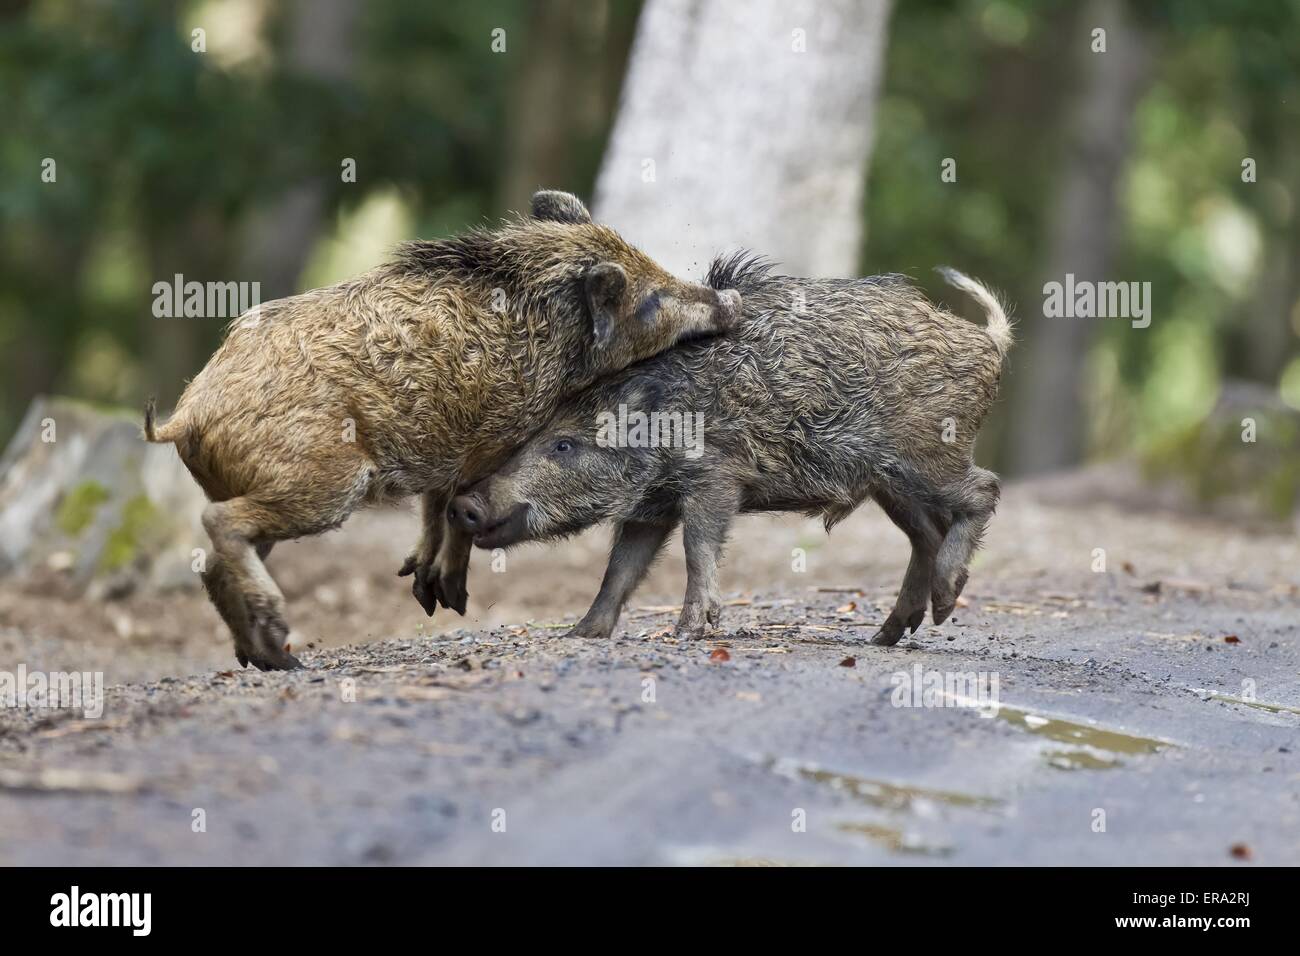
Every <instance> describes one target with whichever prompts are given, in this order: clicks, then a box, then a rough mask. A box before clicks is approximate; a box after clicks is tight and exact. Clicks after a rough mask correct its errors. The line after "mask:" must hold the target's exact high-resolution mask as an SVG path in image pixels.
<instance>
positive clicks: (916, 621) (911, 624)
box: [907, 608, 925, 634]
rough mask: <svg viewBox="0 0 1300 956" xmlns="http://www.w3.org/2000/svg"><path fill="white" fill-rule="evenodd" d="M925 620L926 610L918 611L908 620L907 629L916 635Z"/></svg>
mask: <svg viewBox="0 0 1300 956" xmlns="http://www.w3.org/2000/svg"><path fill="white" fill-rule="evenodd" d="M924 620H925V608H921V610H919V611H917V612H916V613H915V614H913V615H912V616H911V617H909V618H908V619H907V629H908V630H909V631H910V632H911V633H913V634H915V633H916V629H917V628H918V627H920V626H921V622H922V621H924Z"/></svg>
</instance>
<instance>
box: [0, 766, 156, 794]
mask: <svg viewBox="0 0 1300 956" xmlns="http://www.w3.org/2000/svg"><path fill="white" fill-rule="evenodd" d="M143 786H144V780H143V778H141V777H137V776H135V775H133V774H125V773H114V772H112V771H108V770H70V769H65V768H61V767H45V768H44V769H41V770H35V771H26V770H0V790H28V791H38V792H42V793H58V792H60V791H63V792H68V791H71V792H75V793H134V792H136V791H137V790H139V789H141V788H142V787H143Z"/></svg>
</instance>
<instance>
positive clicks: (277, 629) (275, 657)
mask: <svg viewBox="0 0 1300 956" xmlns="http://www.w3.org/2000/svg"><path fill="white" fill-rule="evenodd" d="M251 623H252V632H253V633H252V637H253V645H254V646H253V647H252V648H250V649H249V650H247V651H242V652H238V651H237V652H236V654H237V656H239V657H241V661H240V663H241V664H242V663H243V660H242V658H243V657H247V658H248V664H252V665H253V666H254V667H256V668H257V669H258V670H259V671H289V670H293V669H294V668H295V667H301V666H302V663H301V662H300V661H299V660H298V658H296V657H294V656H293V655H292V654H290V653H289V650H288V644H287V643H286V641H288V639H289V625H287V624H285V623H284V618H283V617H281V616H280V614H279V613H278V612H277V611H275V610H272V609H260V610H256V611H254V612H253V613H252V615H251ZM248 664H244V666H245V667H247V666H248Z"/></svg>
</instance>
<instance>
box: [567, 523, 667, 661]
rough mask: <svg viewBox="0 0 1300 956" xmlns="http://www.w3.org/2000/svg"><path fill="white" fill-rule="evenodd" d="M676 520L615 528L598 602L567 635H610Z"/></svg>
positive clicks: (597, 597) (631, 524) (627, 524)
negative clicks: (612, 545) (612, 544)
mask: <svg viewBox="0 0 1300 956" xmlns="http://www.w3.org/2000/svg"><path fill="white" fill-rule="evenodd" d="M674 524H675V522H671V521H668V522H663V523H661V524H660V523H656V524H651V523H647V522H642V521H625V522H623V523H622V524H620V525H619V526H618V528H617V529H616V530H615V531H614V547H613V549H612V550H611V551H610V554H609V566H608V567H607V568H605V579H604V580H603V581H601V582H600V593H599V594H597V595H596V600H595V602H594V603H593V604H592V605H591V609H590V610H589V611H587V613H586V614H585V615H583V618H582V620H581V621H579V622H578V623H577V624H576V625H575V626H574V627H573V629H572V630H570V631H569V633H568V634H566V635H565V637H596V638H603V637H609V635H610V634H612V633H614V625H616V624H617V623H618V618H619V615H620V614H622V613H623V605H624V604H626V603H627V599H628V598H629V597H631V596H632V592H633V591H635V590H636V586H637V585H638V584H640V583H641V579H642V578H644V577H645V573H646V571H648V570H649V569H650V565H651V564H653V563H654V559H655V555H657V554H658V553H659V549H660V548H662V547H663V546H664V542H665V541H667V540H668V535H669V534H670V533H671V532H672V530H673V525H674Z"/></svg>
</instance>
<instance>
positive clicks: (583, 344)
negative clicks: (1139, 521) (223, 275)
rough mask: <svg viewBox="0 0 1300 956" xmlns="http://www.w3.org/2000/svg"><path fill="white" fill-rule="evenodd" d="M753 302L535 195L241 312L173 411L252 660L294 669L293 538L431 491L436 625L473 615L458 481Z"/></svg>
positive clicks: (224, 593) (226, 607) (418, 571)
mask: <svg viewBox="0 0 1300 956" xmlns="http://www.w3.org/2000/svg"><path fill="white" fill-rule="evenodd" d="M739 312H740V300H739V296H737V294H736V293H735V292H734V291H729V290H722V289H718V288H716V287H710V286H703V285H698V284H696V283H691V282H683V281H681V280H679V279H676V278H674V277H673V276H671V275H669V274H668V273H667V272H665V271H664V270H663V269H662V268H660V267H659V266H658V265H656V264H655V262H654V261H652V260H651V259H650V258H648V257H647V256H645V255H644V254H642V253H641V252H639V251H638V250H637V249H635V248H633V247H632V246H631V245H629V244H628V243H626V242H625V241H623V239H622V238H621V237H620V236H619V235H618V234H617V233H616V232H614V231H613V230H612V229H609V228H607V227H605V226H601V225H598V224H596V223H594V222H592V219H591V215H590V214H589V213H588V212H587V209H586V207H585V206H584V205H583V204H582V202H581V201H580V200H578V199H577V197H575V196H571V195H569V194H568V193H561V192H555V191H544V192H539V193H537V195H535V196H534V197H533V205H532V215H531V216H529V217H525V218H519V219H515V220H511V221H507V222H505V223H504V224H502V225H501V226H499V227H498V228H495V229H476V230H473V231H470V232H468V233H465V234H463V235H460V236H456V237H453V238H450V239H441V240H437V241H432V242H411V243H407V244H406V245H404V246H403V247H401V248H400V250H399V251H398V253H397V255H396V257H395V258H394V259H393V260H392V261H391V262H389V263H387V264H385V265H383V266H380V267H379V268H377V269H374V270H372V271H370V272H367V273H365V274H364V275H361V276H358V277H357V278H355V279H350V280H348V281H346V282H341V283H339V284H338V285H334V286H330V287H329V288H325V289H317V290H315V291H312V292H305V293H303V294H302V295H296V296H292V297H290V298H287V299H280V300H277V301H275V302H268V303H265V304H263V305H261V306H260V307H258V308H256V309H255V310H253V311H252V312H250V313H248V314H246V315H245V316H243V317H241V318H240V319H237V320H236V321H235V322H234V323H232V325H231V326H230V328H229V330H228V331H227V333H226V338H225V341H224V342H223V343H222V345H221V347H220V348H219V349H218V350H217V352H216V354H215V355H213V356H212V358H211V359H210V360H209V361H208V363H207V365H206V366H205V367H204V368H203V370H202V371H201V372H200V373H199V374H198V375H197V376H196V377H195V378H194V380H193V381H191V382H190V384H189V385H188V386H187V387H186V389H185V391H184V394H182V395H181V398H180V401H179V403H178V404H177V406H176V410H175V412H174V413H173V415H172V416H171V418H170V419H169V420H168V421H167V422H166V423H165V424H160V423H158V422H156V421H155V416H154V411H153V408H152V406H151V407H150V408H148V409H147V410H146V413H145V437H146V438H147V439H148V440H149V441H156V442H174V443H175V445H176V449H177V451H178V452H179V453H180V456H181V459H182V461H183V462H184V463H185V466H186V467H187V468H188V469H189V471H190V473H191V474H192V475H193V476H194V478H195V480H196V481H197V482H198V483H199V485H200V486H202V488H203V490H204V492H205V493H206V494H207V496H208V498H209V499H210V500H211V504H209V505H208V506H207V507H206V509H205V510H204V512H203V524H204V526H205V528H206V529H207V532H208V535H209V537H211V539H212V548H213V550H212V553H211V554H210V555H209V556H208V559H207V566H206V569H205V570H204V572H203V583H204V586H205V587H206V588H207V591H208V595H209V597H210V598H211V599H212V603H213V604H214V605H216V608H217V610H218V611H219V612H220V614H221V616H222V618H223V619H224V620H225V622H226V624H227V625H228V626H229V628H230V630H231V633H232V634H233V635H234V641H235V653H236V656H237V658H238V660H239V662H240V663H241V664H244V665H247V664H250V663H251V664H253V665H255V666H256V667H259V668H262V669H264V670H265V669H274V668H288V667H294V666H296V665H297V663H298V661H297V659H296V658H295V657H294V656H293V654H292V653H291V652H290V650H289V648H288V647H286V642H287V640H288V634H289V628H288V624H287V623H286V621H285V617H284V597H283V596H282V594H281V593H280V590H279V588H278V587H277V586H276V584H275V581H274V580H272V578H271V576H270V574H268V573H267V570H266V567H265V565H264V564H263V559H264V558H265V557H266V555H267V553H268V552H269V551H270V550H271V547H272V546H273V545H274V543H275V542H277V541H281V540H284V539H286V538H298V537H302V536H304V535H312V534H318V533H320V532H322V531H326V530H328V529H330V528H334V527H337V526H338V525H340V524H342V522H343V521H344V519H346V518H347V516H348V515H349V514H350V513H351V512H352V511H353V510H354V509H355V508H357V507H358V506H361V505H364V504H369V503H374V502H378V501H381V500H384V499H392V498H398V497H401V496H405V495H417V494H418V495H420V496H422V502H423V525H424V529H423V535H422V538H421V541H420V543H419V545H418V547H416V549H415V550H414V551H413V552H412V554H411V556H410V558H408V559H407V562H406V565H405V566H404V567H403V569H402V572H401V573H404V574H413V575H414V583H413V586H412V589H413V591H414V593H415V596H416V598H417V599H418V600H419V602H420V604H421V605H422V606H423V607H424V609H425V611H426V612H427V613H429V614H432V613H433V612H434V608H435V607H436V606H437V605H438V604H442V605H444V606H446V607H450V608H455V609H456V610H457V611H459V612H460V613H462V614H463V613H465V601H466V594H465V574H466V569H467V568H468V564H469V552H470V543H469V542H470V538H469V536H468V535H467V534H465V533H464V532H462V531H460V530H459V529H453V528H448V527H447V524H446V518H445V514H446V505H447V501H448V500H449V499H450V498H451V497H452V495H453V494H454V493H455V491H456V489H458V488H461V487H463V486H465V485H468V484H470V483H473V482H475V481H477V480H479V479H480V478H482V477H483V476H485V475H487V474H490V473H491V472H492V471H493V470H494V469H495V468H497V467H499V466H500V465H501V463H502V462H503V461H504V460H505V458H506V457H507V456H508V455H509V453H510V451H511V450H512V449H514V448H515V447H516V446H517V445H519V443H520V442H522V441H523V440H524V439H526V438H527V437H528V435H530V434H531V433H532V432H533V431H535V430H536V429H537V428H538V427H539V426H540V425H542V424H543V423H544V422H546V420H547V419H548V418H550V417H551V415H552V414H553V413H554V411H555V410H556V408H557V406H558V404H559V402H560V400H561V399H562V398H563V397H564V396H565V395H567V394H570V393H572V392H575V391H577V390H579V389H581V388H583V387H584V386H586V385H589V384H591V383H592V382H594V381H595V380H596V379H597V378H599V377H600V376H602V375H608V374H609V373H611V372H614V371H617V370H619V369H622V368H624V367H626V366H627V365H629V364H631V363H632V362H635V361H638V360H640V359H644V358H647V357H649V356H651V355H654V354H656V353H657V352H660V351H662V350H663V349H666V348H668V347H670V346H672V345H673V344H675V343H677V342H678V341H681V340H683V339H687V338H691V337H694V336H699V335H709V334H712V333H716V332H719V331H722V330H724V329H725V328H727V327H728V326H729V325H730V323H731V322H732V321H733V320H734V319H735V318H736V317H737V316H738V315H739Z"/></svg>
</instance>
